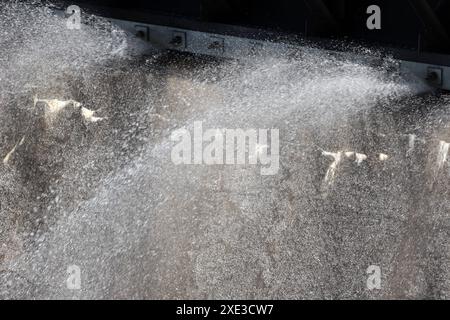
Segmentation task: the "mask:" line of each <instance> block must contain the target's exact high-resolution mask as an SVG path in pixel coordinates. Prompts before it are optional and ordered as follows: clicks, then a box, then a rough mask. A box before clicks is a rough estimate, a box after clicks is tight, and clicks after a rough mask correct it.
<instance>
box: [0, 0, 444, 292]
mask: <svg viewBox="0 0 450 320" xmlns="http://www.w3.org/2000/svg"><path fill="white" fill-rule="evenodd" d="M0 18H1V19H0V75H1V83H2V86H1V88H0V108H1V110H2V112H1V113H0V126H1V127H0V134H1V139H2V140H1V141H2V144H1V146H0V152H1V156H2V158H3V159H4V161H3V165H2V167H1V168H0V179H1V183H2V184H1V187H0V188H1V198H0V201H1V222H0V297H5V298H82V299H86V298H130V299H131V298H223V299H227V298H234V299H239V298H285V299H294V298H297V299H298V298H357V297H359V298H371V299H372V298H374V299H376V298H396V297H397V298H398V297H412V298H420V297H426V298H430V297H440V298H448V297H450V282H449V280H448V279H450V277H449V275H450V263H449V262H450V260H449V252H450V250H449V249H450V246H449V243H450V242H449V239H448V228H449V226H448V221H449V220H448V218H449V216H448V212H450V210H449V209H450V202H449V201H448V199H449V192H450V188H449V184H448V172H445V171H443V170H441V169H442V168H443V166H444V164H445V162H446V161H447V153H448V149H449V145H448V144H445V143H444V144H443V143H442V142H441V143H439V141H444V140H445V141H449V139H450V131H449V123H450V110H449V107H448V106H449V105H450V101H449V99H448V97H445V96H442V97H434V96H428V95H424V96H418V94H422V93H424V91H425V90H426V87H425V86H424V85H422V84H421V83H420V82H418V81H417V80H416V79H414V78H411V77H408V76H405V77H401V76H399V75H398V74H395V73H392V72H390V71H389V70H391V68H390V67H391V64H395V63H394V61H390V60H389V59H384V60H383V59H381V60H380V63H379V64H378V65H376V66H374V65H373V64H365V63H364V62H358V61H356V59H354V58H353V56H352V55H353V53H348V54H347V55H345V54H344V55H335V54H331V53H326V52H322V51H319V50H317V49H314V48H310V47H305V48H302V49H301V50H299V51H298V52H297V53H296V54H294V55H293V54H291V53H289V54H288V53H287V52H283V51H280V53H279V55H278V56H276V57H274V56H273V55H264V54H263V55H261V56H258V57H253V59H242V60H239V59H238V60H233V61H229V60H228V61H223V60H212V59H209V58H202V57H190V56H184V55H181V56H178V55H175V54H173V53H163V52H157V51H153V52H147V54H146V55H145V56H143V55H139V54H137V53H138V52H139V50H140V49H139V46H140V44H139V43H137V42H135V40H133V39H131V38H129V37H128V36H127V35H126V34H124V33H122V32H121V31H120V30H116V29H115V28H114V27H112V26H110V25H108V24H107V23H106V22H105V21H103V20H102V19H100V18H97V17H90V19H89V24H88V25H86V26H83V28H82V30H81V31H80V30H67V28H66V27H65V21H64V19H63V18H60V17H57V16H55V15H53V14H52V13H51V11H49V10H48V9H47V8H46V7H44V6H41V5H40V4H39V3H37V2H36V3H32V4H29V5H24V4H22V3H20V2H14V1H13V2H9V3H2V4H0ZM30 21H32V23H30ZM112 35H114V36H112ZM124 43H125V44H126V46H124ZM349 50H350V49H349ZM356 50H358V49H356ZM352 51H355V49H352ZM364 52H365V54H369V55H370V54H371V55H373V56H374V57H376V56H377V53H376V52H373V53H370V52H368V51H367V50H365V51H364ZM55 110H57V111H58V112H57V113H54V112H53V113H52V112H50V111H55ZM49 119H51V121H49ZM194 121H203V126H204V127H205V128H206V127H209V128H243V129H248V128H277V129H279V130H280V162H281V163H280V170H279V172H278V174H276V175H274V176H261V175H260V171H259V170H258V168H257V167H256V166H251V165H236V166H234V165H233V166H231V165H216V166H203V165H185V166H183V165H181V166H176V165H174V164H173V163H172V161H171V158H170V154H171V149H172V147H173V143H172V142H171V141H170V134H171V133H172V132H173V131H174V130H176V129H179V128H183V127H185V128H187V129H191V128H192V126H193V123H194ZM412 136H414V137H416V138H415V139H412V138H411V137H412ZM419 141H423V143H419ZM414 142H415V143H414ZM438 148H439V150H440V151H439V156H438V158H436V150H437V149H438ZM324 150H329V151H324ZM324 155H325V156H324ZM5 159H6V160H5ZM436 159H438V162H437V163H436ZM436 170H439V171H440V172H441V174H440V175H439V176H438V177H435V176H434V172H435V171H436ZM324 182H326V188H325V189H326V190H324V187H323V185H324ZM430 185H431V186H432V187H431V188H429V186H430ZM324 192H325V193H326V195H325V196H324ZM74 265H75V266H78V267H79V268H80V271H81V276H82V278H81V279H82V282H81V289H80V290H69V289H68V287H67V285H66V282H67V277H68V275H67V269H68V267H70V266H74ZM370 265H378V266H380V267H381V269H382V272H383V290H380V291H375V292H372V291H368V290H367V288H366V277H367V275H366V269H367V268H368V266H370Z"/></svg>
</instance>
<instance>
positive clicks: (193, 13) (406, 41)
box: [70, 0, 450, 53]
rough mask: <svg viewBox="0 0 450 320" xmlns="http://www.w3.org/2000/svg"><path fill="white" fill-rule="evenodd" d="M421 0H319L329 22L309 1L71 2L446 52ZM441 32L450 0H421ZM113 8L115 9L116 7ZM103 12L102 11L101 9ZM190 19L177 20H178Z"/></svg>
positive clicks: (449, 23)
mask: <svg viewBox="0 0 450 320" xmlns="http://www.w3.org/2000/svg"><path fill="white" fill-rule="evenodd" d="M420 1H421V0H395V1H393V0H322V1H319V2H322V4H324V5H325V6H326V7H327V9H328V11H329V12H330V13H331V16H332V20H334V21H333V22H332V23H330V20H329V19H327V18H326V17H324V15H323V12H321V11H320V10H317V9H315V8H314V5H311V3H313V4H314V3H317V1H314V0H307V1H303V0H297V1H288V0H147V1H144V0H126V1H123V0H97V1H87V0H78V1H77V0H73V1H70V3H72V4H74V3H75V4H80V5H82V6H83V5H87V6H96V7H101V9H100V13H104V14H105V15H107V16H110V17H115V18H127V19H129V20H135V21H141V22H149V23H152V22H153V23H155V22H159V21H154V20H155V16H160V17H165V18H166V19H165V20H164V22H165V24H170V25H173V26H177V27H188V28H189V27H190V28H191V29H201V27H200V26H201V25H203V26H204V25H205V23H214V24H216V23H217V24H226V25H235V26H236V25H237V26H244V27H251V28H259V29H267V30H272V31H278V32H283V33H288V34H290V33H293V34H300V35H303V36H305V35H306V36H308V37H315V38H316V37H317V38H335V39H342V38H345V39H351V40H355V41H360V40H361V41H364V42H368V43H381V44H384V45H389V46H394V47H400V48H407V49H414V50H416V51H428V52H436V53H450V41H448V38H447V39H445V38H442V37H439V36H436V34H437V32H436V31H435V30H433V29H432V28H430V25H429V24H428V25H427V22H426V21H425V20H426V18H425V17H424V16H423V15H422V14H421V13H419V12H417V10H415V9H414V5H411V3H416V4H417V3H420ZM426 2H427V4H428V5H429V6H430V8H432V10H433V11H434V13H435V15H436V17H438V19H439V22H440V24H441V26H442V27H443V29H444V30H445V32H446V34H447V35H448V34H450V0H426ZM372 4H376V5H379V6H380V7H381V11H382V29H381V30H375V31H369V30H367V28H366V19H367V17H368V14H366V9H367V7H368V6H369V5H372ZM116 9H118V10H116ZM102 11H103V12H102ZM180 18H181V20H185V21H191V22H192V23H191V24H190V25H182V24H180V20H179V19H180Z"/></svg>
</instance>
